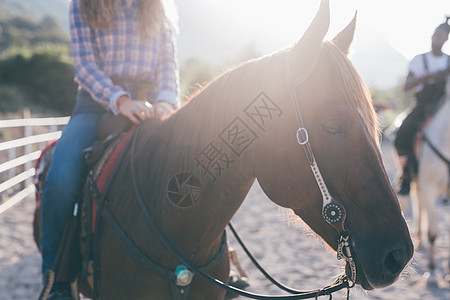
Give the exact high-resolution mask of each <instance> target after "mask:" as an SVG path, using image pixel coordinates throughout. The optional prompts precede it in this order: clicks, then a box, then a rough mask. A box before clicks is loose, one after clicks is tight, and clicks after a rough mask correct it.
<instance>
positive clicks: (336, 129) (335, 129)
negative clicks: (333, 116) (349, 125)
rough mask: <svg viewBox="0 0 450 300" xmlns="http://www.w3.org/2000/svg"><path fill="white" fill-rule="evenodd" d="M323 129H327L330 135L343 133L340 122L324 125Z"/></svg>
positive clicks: (329, 122)
mask: <svg viewBox="0 0 450 300" xmlns="http://www.w3.org/2000/svg"><path fill="white" fill-rule="evenodd" d="M322 127H323V129H325V130H326V131H327V132H328V133H331V134H339V133H343V128H342V124H341V122H339V121H328V122H326V123H324V124H323V125H322Z"/></svg>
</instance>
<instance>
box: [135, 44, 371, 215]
mask: <svg viewBox="0 0 450 300" xmlns="http://www.w3.org/2000/svg"><path fill="white" fill-rule="evenodd" d="M289 54H290V51H289V49H287V50H281V51H278V52H276V53H274V54H272V55H269V56H265V57H262V58H258V59H254V60H250V61H248V62H245V63H243V64H241V65H239V66H237V67H235V68H233V69H231V70H229V71H227V72H225V73H223V74H222V75H220V76H219V77H218V78H216V79H215V80H213V81H211V82H210V83H209V84H207V85H206V86H204V87H203V88H202V89H201V90H200V91H199V92H198V93H196V94H195V95H193V96H192V98H191V99H190V100H189V101H187V102H186V103H185V104H184V105H183V106H182V107H181V108H180V109H178V110H177V111H176V112H174V113H173V114H172V115H170V116H168V117H166V118H164V119H163V120H147V121H146V122H144V123H143V124H142V125H141V126H140V128H138V130H139V137H140V138H139V139H138V142H137V145H136V146H137V147H136V153H135V155H136V157H138V161H139V166H138V167H137V172H138V174H137V176H136V177H137V178H140V181H141V184H140V185H141V186H142V187H145V189H146V191H144V190H143V192H144V194H147V195H154V196H155V197H159V196H162V195H164V193H165V189H166V188H167V184H168V180H170V179H171V178H172V177H173V176H175V175H176V174H178V173H182V172H188V173H190V172H192V170H193V159H194V157H196V156H197V155H198V154H199V153H200V151H202V149H203V148H204V147H206V146H207V145H208V144H209V143H210V142H211V141H213V140H214V139H215V138H217V137H218V135H219V134H220V133H221V132H222V131H223V130H224V129H225V128H226V127H227V125H229V124H230V122H231V121H232V120H234V119H235V118H236V117H237V116H238V115H239V114H240V113H242V111H243V109H244V108H245V107H246V106H247V105H248V104H249V103H250V102H251V101H252V100H253V99H255V97H256V96H257V95H258V94H259V93H261V92H268V93H269V94H270V95H271V96H273V99H276V100H278V101H280V100H283V99H284V98H286V97H288V92H287V90H286V89H287V86H288V85H287V83H286V77H285V55H289ZM321 56H322V57H321V58H320V59H319V63H320V61H322V60H323V59H324V58H327V57H328V58H331V59H328V60H327V61H331V66H330V67H331V68H332V71H333V72H335V73H336V76H335V77H334V78H335V79H336V80H338V81H339V83H340V85H339V86H341V87H342V89H343V90H344V95H345V100H346V101H348V104H349V106H350V107H352V108H353V109H354V110H355V112H356V113H359V114H360V115H361V118H362V119H363V120H364V122H365V124H366V126H367V128H368V131H369V132H370V133H371V135H372V137H373V138H374V141H375V143H376V144H377V145H379V139H378V134H379V128H378V121H377V117H376V113H375V110H374V108H373V106H372V100H371V97H370V92H369V90H368V88H367V86H366V85H365V84H364V82H363V80H362V79H361V77H360V76H359V75H358V73H357V71H356V70H355V68H354V67H353V65H352V64H351V62H350V61H349V60H348V58H347V57H346V56H345V55H344V54H343V53H342V51H341V50H339V49H338V48H337V47H336V46H335V45H334V44H333V43H330V42H324V43H323V50H322V52H321ZM323 56H326V57H323ZM168 153H169V155H168ZM156 165H157V166H158V167H157V168H155V167H153V166H156ZM140 166H142V168H141V167H140ZM149 183H150V184H149ZM151 202H154V203H153V205H152V204H150V205H151V206H154V205H155V206H157V205H159V204H157V203H158V202H159V201H151ZM155 202H156V203H155ZM155 208H156V207H155Z"/></svg>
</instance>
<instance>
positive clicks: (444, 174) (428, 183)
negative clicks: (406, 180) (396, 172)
mask: <svg viewBox="0 0 450 300" xmlns="http://www.w3.org/2000/svg"><path fill="white" fill-rule="evenodd" d="M446 90H447V91H446V96H445V99H444V104H443V106H442V107H441V108H440V109H439V111H438V112H437V113H436V115H435V116H434V117H433V118H432V120H431V122H430V124H429V125H428V126H427V127H426V128H425V130H424V134H425V135H426V137H427V139H428V140H429V141H430V143H431V145H433V146H434V147H435V148H436V149H437V150H438V152H439V153H440V154H441V155H442V156H443V157H444V158H446V159H447V162H446V161H445V160H444V159H442V158H440V157H439V155H438V154H436V152H435V151H434V150H433V149H432V146H430V143H428V142H426V141H425V140H424V139H423V138H422V139H421V142H420V146H419V154H418V162H419V171H418V174H417V179H416V181H415V185H414V186H413V189H414V192H413V194H412V196H413V197H414V198H415V202H416V203H417V205H418V214H417V218H418V225H417V230H418V232H417V237H418V239H419V243H420V244H422V240H421V239H422V235H421V232H422V230H424V231H425V230H427V231H426V232H427V234H428V241H429V246H430V249H429V268H430V270H431V271H433V270H434V268H435V257H434V256H435V255H434V252H435V249H434V248H435V242H436V238H437V235H438V232H437V225H436V223H437V222H439V221H443V220H437V218H436V202H437V201H438V199H442V198H443V197H447V198H448V197H449V172H450V165H449V163H448V161H449V160H450V118H449V116H450V82H449V83H447V86H446ZM427 227H428V228H427ZM445 238H447V237H445ZM449 269H450V262H449Z"/></svg>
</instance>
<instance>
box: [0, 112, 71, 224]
mask: <svg viewBox="0 0 450 300" xmlns="http://www.w3.org/2000/svg"><path fill="white" fill-rule="evenodd" d="M68 121H69V117H59V118H31V117H30V113H29V111H27V110H25V111H24V114H23V119H13V120H0V133H1V136H0V215H1V214H2V213H4V212H5V211H7V210H8V209H9V208H11V207H13V206H14V205H16V204H18V203H19V202H21V201H22V200H24V199H26V198H27V197H28V196H30V195H32V194H33V193H34V192H35V187H34V184H33V182H32V177H33V175H34V174H35V169H34V164H33V162H34V161H35V160H36V159H38V158H39V156H40V155H41V150H40V149H42V148H43V147H44V146H45V144H46V143H47V142H49V141H52V140H55V139H57V138H59V137H60V136H61V128H62V127H63V126H64V125H65V124H67V122H68Z"/></svg>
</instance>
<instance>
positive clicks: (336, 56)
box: [323, 42, 381, 147]
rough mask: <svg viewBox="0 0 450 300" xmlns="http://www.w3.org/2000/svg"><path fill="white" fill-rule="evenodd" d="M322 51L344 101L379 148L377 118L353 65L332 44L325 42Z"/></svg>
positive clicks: (367, 92) (365, 87)
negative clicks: (340, 88)
mask: <svg viewBox="0 0 450 300" xmlns="http://www.w3.org/2000/svg"><path fill="white" fill-rule="evenodd" d="M323 51H324V53H325V54H326V55H328V56H330V57H331V58H332V60H331V61H332V64H333V67H334V69H335V70H336V72H338V76H336V77H335V79H336V80H338V81H339V83H340V86H341V87H342V89H343V90H344V93H345V96H346V97H345V100H346V101H347V102H348V104H349V105H350V107H352V108H354V109H356V110H357V112H358V113H359V114H360V115H361V118H362V119H363V121H364V123H365V124H366V126H367V129H368V130H369V132H370V134H371V135H372V137H373V138H374V140H375V143H376V144H377V146H378V147H379V146H380V139H379V136H380V132H381V131H380V126H379V121H378V116H377V114H376V112H375V109H374V107H373V102H372V97H371V94H370V91H369V88H368V87H367V85H366V84H365V83H364V81H363V80H362V78H361V76H360V75H359V73H358V72H357V71H356V69H355V67H354V66H353V64H352V63H351V62H350V60H349V59H348V58H347V56H346V55H344V54H343V53H342V51H340V50H339V49H338V48H337V47H336V46H335V45H334V44H333V43H332V42H325V43H324V47H323Z"/></svg>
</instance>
